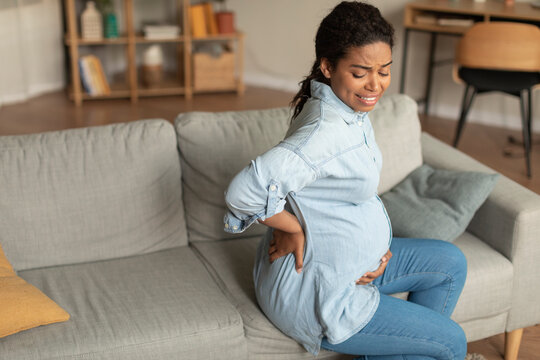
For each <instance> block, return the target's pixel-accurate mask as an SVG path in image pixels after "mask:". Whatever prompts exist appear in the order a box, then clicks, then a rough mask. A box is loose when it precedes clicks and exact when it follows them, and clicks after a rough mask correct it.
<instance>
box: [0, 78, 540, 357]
mask: <svg viewBox="0 0 540 360" xmlns="http://www.w3.org/2000/svg"><path fill="white" fill-rule="evenodd" d="M291 98H292V94H290V93H287V92H281V91H275V90H268V89H263V88H254V87H248V88H247V91H246V93H245V95H244V96H243V97H238V96H236V95H235V94H209V95H197V96H195V97H194V99H193V100H192V101H186V100H185V99H184V98H182V97H160V98H144V99H140V100H139V102H138V103H137V104H131V103H130V102H129V101H128V100H103V101H87V102H84V104H83V106H82V107H80V108H77V107H76V106H74V105H73V103H72V102H70V101H68V100H67V99H66V96H65V94H64V93H63V92H55V93H50V94H47V95H43V96H40V97H37V98H34V99H32V100H30V101H27V102H24V103H21V104H14V105H8V106H2V107H0V135H15V134H28V133H35V132H42V131H53V130H61V129H67V128H76V127H84V126H95V125H105V124H110V123H116V122H124V121H133V120H139V119H147V118H163V119H167V120H169V121H171V122H172V121H174V118H175V117H176V115H177V114H178V113H181V112H186V111H229V110H248V109H265V108H272V107H279V106H287V105H288V103H289V101H290V100H291ZM456 111H457V110H456ZM421 118H422V128H423V130H424V131H426V132H428V133H430V134H431V135H433V136H435V137H437V138H439V139H441V140H442V141H444V142H446V143H451V141H452V138H453V135H454V128H455V122H454V121H452V120H446V119H439V118H436V117H425V116H422V117H421ZM509 135H512V136H515V137H518V138H519V137H520V133H519V132H517V131H510V130H506V129H501V128H495V127H488V126H483V125H478V124H467V125H466V127H465V129H464V132H463V135H462V139H461V142H460V146H459V149H460V150H462V151H464V152H465V153H467V154H469V155H470V156H472V157H474V158H475V159H477V160H479V161H481V162H483V163H485V164H486V165H488V166H490V167H491V168H493V169H495V170H497V171H498V172H500V173H502V174H504V175H506V176H507V177H509V178H511V179H513V180H515V181H517V182H518V183H520V184H522V185H523V186H525V187H527V188H529V189H531V190H533V191H535V192H536V193H539V194H540V145H537V146H536V147H534V148H533V153H532V161H531V162H532V174H533V176H532V178H531V179H528V178H527V177H526V175H525V160H524V158H523V156H522V150H521V149H520V148H519V147H516V146H509V145H507V141H506V140H507V137H508V136H509ZM539 137H540V136H538V135H537V136H536V138H539ZM505 150H507V151H509V152H512V153H515V154H516V157H505V156H503V151H505ZM469 351H470V352H477V353H481V354H483V355H484V356H485V357H486V358H487V360H500V359H503V356H502V354H503V352H504V335H502V334H501V335H497V336H493V337H490V338H488V339H484V340H481V341H476V342H474V343H470V344H469ZM519 359H522V360H533V359H540V325H537V326H533V327H529V328H526V329H525V331H524V335H523V342H522V345H521V347H520V352H519Z"/></svg>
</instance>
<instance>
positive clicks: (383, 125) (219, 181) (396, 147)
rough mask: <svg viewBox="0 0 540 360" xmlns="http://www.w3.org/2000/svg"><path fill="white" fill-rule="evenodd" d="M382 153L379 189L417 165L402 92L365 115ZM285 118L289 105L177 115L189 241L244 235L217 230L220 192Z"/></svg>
mask: <svg viewBox="0 0 540 360" xmlns="http://www.w3.org/2000/svg"><path fill="white" fill-rule="evenodd" d="M370 119H371V121H372V123H373V128H374V130H375V136H376V139H377V143H378V144H379V147H380V148H381V152H382V154H383V169H382V174H381V183H380V185H379V191H380V192H381V193H382V192H384V191H386V190H388V189H389V188H391V187H392V186H394V185H395V184H397V183H399V182H400V181H401V180H403V179H404V178H405V176H407V175H408V174H409V173H410V172H411V171H412V170H414V169H415V168H417V167H418V166H420V165H421V164H422V152H421V147H420V122H419V120H418V114H417V107H416V103H415V102H414V101H413V100H412V99H411V98H409V97H407V96H405V95H388V96H386V97H383V98H382V99H381V101H380V102H379V104H377V106H376V108H375V109H374V110H373V111H372V112H371V113H370ZM289 122H290V111H289V108H280V109H269V110H252V111H237V112H221V113H203V112H192V113H185V114H180V115H179V116H178V117H177V118H176V121H175V127H176V132H177V135H178V147H179V149H180V153H181V160H182V176H183V178H182V181H183V188H184V201H185V208H186V216H187V227H188V232H189V239H190V241H193V242H196V241H205V240H219V239H231V238H239V237H249V236H254V235H257V234H262V233H264V231H265V229H264V228H263V227H262V226H258V225H254V226H251V227H250V228H249V229H248V230H247V231H246V232H244V233H241V234H230V233H225V232H224V231H223V215H224V214H225V199H224V192H225V190H226V189H227V186H228V185H229V183H230V181H231V180H232V178H233V177H234V176H235V175H236V174H237V173H238V172H239V171H240V170H242V169H243V168H244V167H245V166H247V165H248V164H249V162H250V160H252V159H254V158H255V157H257V156H258V155H260V154H262V153H264V152H265V151H266V150H268V149H270V148H271V147H272V146H274V145H276V144H278V143H279V142H280V141H281V140H282V139H283V137H284V136H285V133H286V131H287V128H288V125H289Z"/></svg>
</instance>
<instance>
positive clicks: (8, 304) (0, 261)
mask: <svg viewBox="0 0 540 360" xmlns="http://www.w3.org/2000/svg"><path fill="white" fill-rule="evenodd" d="M0 319H2V321H0V338H1V337H4V336H8V335H11V334H15V333H17V332H19V331H23V330H27V329H31V328H33V327H36V326H40V325H47V324H52V323H56V322H61V321H67V320H69V314H68V313H67V312H66V311H65V310H64V309H62V308H61V307H60V306H58V305H57V304H56V303H55V302H54V301H52V300H51V299H49V298H48V297H47V296H46V295H45V294H43V293H42V292H41V291H39V290H38V289H37V288H36V287H34V286H32V285H30V284H29V283H27V282H26V281H24V280H23V279H22V278H20V277H18V276H17V274H16V273H15V271H14V270H13V267H12V266H11V264H10V263H9V262H8V261H7V259H6V255H5V254H4V251H3V250H2V247H1V246H0Z"/></svg>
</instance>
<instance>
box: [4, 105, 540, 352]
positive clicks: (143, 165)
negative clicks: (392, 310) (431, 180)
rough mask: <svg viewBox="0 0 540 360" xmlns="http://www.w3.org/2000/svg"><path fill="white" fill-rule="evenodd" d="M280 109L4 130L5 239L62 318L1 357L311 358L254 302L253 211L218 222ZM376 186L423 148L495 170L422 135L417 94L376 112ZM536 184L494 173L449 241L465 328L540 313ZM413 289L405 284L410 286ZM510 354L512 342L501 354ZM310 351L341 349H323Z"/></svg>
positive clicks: (407, 166)
mask: <svg viewBox="0 0 540 360" xmlns="http://www.w3.org/2000/svg"><path fill="white" fill-rule="evenodd" d="M288 117H289V110H288V109H285V108H283V109H270V110H260V111H245V112H229V113H200V112H194V113H186V114H181V115H180V116H179V117H178V118H177V119H176V121H175V126H174V127H173V126H171V124H170V123H168V122H166V121H164V120H143V121H138V122H133V123H123V124H115V125H109V126H103V127H95V128H85V129H74V130H66V131H60V132H51V133H43V134H34V135H23V136H4V137H0V244H1V245H2V247H3V248H4V251H5V253H6V255H7V257H8V259H9V260H10V262H11V264H12V265H13V266H14V268H15V269H16V270H17V271H18V274H19V275H20V276H21V277H23V278H24V279H26V280H27V281H28V282H30V283H32V284H34V285H35V286H37V287H38V288H40V289H41V290H42V291H43V292H44V293H45V294H47V295H48V296H49V297H50V298H52V299H53V300H54V301H55V302H57V303H58V304H59V305H60V306H62V307H63V308H64V309H66V310H67V312H68V313H70V315H71V319H70V320H69V321H67V322H64V323H58V324H52V325H47V326H42V327H38V328H34V329H31V330H27V331H23V332H20V333H17V334H15V335H10V336H7V337H5V338H2V339H0V355H1V356H0V357H1V358H2V359H4V358H5V359H10V360H12V359H13V360H18V359H115V360H116V359H145V360H146V359H214V358H215V359H217V358H219V359H247V358H249V359H305V358H306V359H307V358H313V356H312V355H310V354H309V353H307V352H305V350H304V349H303V348H302V347H301V346H299V345H298V344H297V343H296V342H294V341H293V340H291V339H290V338H288V337H287V336H285V335H283V334H282V333H281V332H280V331H279V330H277V329H276V328H275V327H274V326H273V325H272V324H271V323H270V322H269V321H268V320H267V319H266V318H265V316H264V315H263V314H262V313H261V311H260V310H259V308H258V306H257V304H256V301H255V295H254V291H253V283H252V267H253V260H254V259H253V258H254V252H255V248H256V245H257V241H258V238H259V235H260V234H262V232H263V231H264V227H263V226H262V225H256V226H252V227H251V228H250V229H248V231H246V232H245V233H243V234H239V235H233V234H228V233H225V232H223V223H222V219H223V214H224V211H225V204H224V199H223V192H224V190H225V188H226V186H227V184H228V183H229V181H230V180H231V179H232V177H233V176H234V175H235V174H236V173H237V172H238V171H239V170H240V169H241V168H243V167H244V166H245V165H246V164H247V163H248V162H249V160H250V159H252V158H254V157H255V156H256V155H258V154H260V153H262V152H264V151H265V150H266V149H268V148H270V147H271V146H273V145H274V144H276V143H277V142H279V140H281V138H282V137H283V135H284V133H285V131H286V128H287V125H288ZM370 117H371V120H372V122H373V124H374V128H375V131H376V137H377V141H378V143H379V146H380V148H381V151H382V152H383V156H384V166H383V170H382V178H381V179H382V180H381V184H380V188H379V190H380V193H384V192H385V191H387V190H388V189H390V188H392V187H393V186H395V185H396V184H397V183H399V182H400V181H401V180H402V179H403V178H405V176H406V175H407V174H409V173H410V172H411V171H412V170H413V169H415V168H416V167H418V166H419V165H421V164H422V163H423V162H425V163H428V164H430V165H432V166H433V167H439V168H448V169H456V170H476V171H486V172H491V170H490V169H488V168H486V167H485V166H483V165H481V164H479V163H478V162H477V161H475V160H473V159H471V158H470V157H468V156H466V155H465V154H463V153H461V152H459V151H457V150H455V149H453V148H451V147H449V146H448V145H445V144H443V143H441V142H439V141H438V140H436V139H434V138H432V137H431V136H429V135H427V134H425V133H421V131H420V124H419V121H418V117H417V109H416V104H415V103H414V102H413V101H412V100H411V99H410V98H408V97H406V96H403V95H389V96H387V97H386V98H384V99H382V100H381V102H380V104H378V105H377V108H376V109H375V110H374V111H373V112H372V114H371V115H370ZM539 238H540V196H538V195H537V194H534V193H532V192H531V191H529V190H527V189H525V188H523V187H522V186H520V185H518V184H516V183H515V182H513V181H511V180H509V179H507V178H505V177H501V178H500V179H499V181H498V183H497V185H496V187H495V189H494V191H493V192H492V194H491V195H490V196H489V198H488V200H487V201H486V203H485V204H484V205H483V206H482V207H481V208H480V209H479V211H478V212H477V213H476V215H475V217H474V219H473V220H472V222H471V224H470V226H469V228H468V230H467V232H465V233H464V234H463V235H462V236H460V237H459V238H458V239H457V240H456V244H457V245H458V246H459V247H460V248H461V249H462V250H463V252H464V253H465V255H466V256H467V260H468V266H469V275H468V279H467V282H466V285H465V289H464V291H463V295H462V296H461V298H460V300H459V303H458V305H457V308H456V311H455V313H454V315H453V318H454V319H455V320H456V321H458V322H459V323H460V324H461V325H462V327H463V328H464V329H465V332H466V334H467V338H468V340H469V341H474V340H478V339H482V338H485V337H488V336H491V335H494V334H498V333H502V332H508V333H509V334H510V336H509V341H510V342H514V343H517V344H518V347H519V341H520V334H521V332H520V329H522V328H524V327H527V326H531V325H535V324H537V323H539V322H540V303H539V302H538V301H537V298H538V295H539V292H540V289H539V288H538V284H539V283H540V262H539V261H538V259H539V258H540V243H539V242H538V239H539ZM405 295H406V294H398V296H405ZM510 356H511V354H509V356H508V357H509V358H510ZM319 358H343V356H341V355H339V354H335V353H331V352H327V351H322V352H321V353H320V355H319Z"/></svg>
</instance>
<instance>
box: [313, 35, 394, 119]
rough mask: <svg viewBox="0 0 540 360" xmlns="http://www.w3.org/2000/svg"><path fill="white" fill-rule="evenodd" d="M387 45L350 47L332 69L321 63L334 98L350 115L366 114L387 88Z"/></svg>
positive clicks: (326, 63)
mask: <svg viewBox="0 0 540 360" xmlns="http://www.w3.org/2000/svg"><path fill="white" fill-rule="evenodd" d="M391 63H392V49H391V48H390V45H388V44H386V43H383V42H376V43H373V44H369V45H365V46H362V47H352V48H350V49H349V51H348V53H347V55H346V56H345V57H344V58H342V59H340V60H339V61H338V63H337V66H336V68H335V69H334V68H332V66H331V64H330V62H329V61H328V59H326V58H323V59H322V60H321V71H322V73H323V75H324V76H325V77H326V78H327V79H329V80H330V86H331V88H332V90H333V91H334V93H335V94H336V95H337V97H338V98H339V99H340V100H341V101H343V102H344V103H345V104H347V105H348V106H349V107H350V108H351V109H353V110H354V111H362V112H367V111H370V110H372V109H373V107H374V106H375V104H376V103H377V101H379V99H380V98H381V96H382V94H383V93H384V91H385V90H386V88H387V87H388V85H390V77H391V76H390V64H391Z"/></svg>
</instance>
